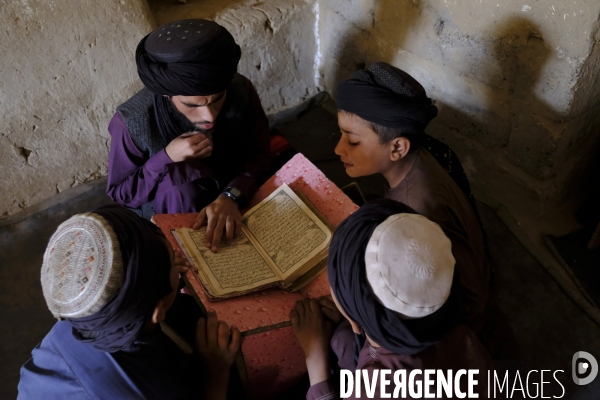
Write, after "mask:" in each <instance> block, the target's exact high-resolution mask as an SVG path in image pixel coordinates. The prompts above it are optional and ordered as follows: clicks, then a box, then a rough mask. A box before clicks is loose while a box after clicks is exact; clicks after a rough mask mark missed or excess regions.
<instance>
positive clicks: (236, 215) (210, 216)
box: [192, 194, 242, 252]
mask: <svg viewBox="0 0 600 400" xmlns="http://www.w3.org/2000/svg"><path fill="white" fill-rule="evenodd" d="M204 224H206V236H205V238H206V247H208V248H209V249H211V251H212V252H217V251H218V250H219V245H220V244H221V237H222V236H223V233H225V240H226V241H227V243H230V242H231V241H232V240H233V238H234V237H236V236H237V235H239V234H240V231H241V230H242V215H241V214H240V210H239V209H238V204H237V203H236V202H235V200H232V199H230V198H229V197H227V196H226V195H224V194H221V195H219V197H217V199H216V200H215V201H213V202H212V203H210V204H209V205H208V206H206V207H204V208H203V209H202V210H200V212H199V213H198V216H196V221H195V222H194V225H193V226H192V229H198V228H200V227H201V226H202V225H204Z"/></svg>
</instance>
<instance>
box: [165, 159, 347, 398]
mask: <svg viewBox="0 0 600 400" xmlns="http://www.w3.org/2000/svg"><path fill="white" fill-rule="evenodd" d="M283 183H286V184H288V185H289V186H290V188H292V189H293V190H295V191H298V192H301V193H303V194H304V195H305V196H306V197H307V198H308V199H309V200H310V201H311V202H312V203H313V204H314V205H315V207H316V208H317V209H318V210H319V211H320V212H321V213H322V214H323V216H324V217H325V218H326V219H327V220H328V221H329V222H330V223H331V224H332V225H333V226H335V227H337V226H338V225H339V224H340V223H341V222H342V221H343V220H344V219H345V218H346V217H348V215H350V214H352V213H353V212H354V211H356V210H357V209H358V206H357V205H356V204H354V203H353V202H352V201H351V200H350V199H349V198H348V197H347V196H346V195H345V194H344V193H343V192H342V191H341V190H340V189H339V188H338V187H337V186H335V185H334V184H333V183H332V182H331V181H329V179H327V178H326V177H325V175H324V174H323V173H322V172H321V171H320V170H319V169H318V168H317V167H315V166H314V165H313V164H312V163H311V162H310V161H308V160H307V159H306V158H305V157H304V156H303V155H302V154H297V155H296V156H294V158H292V159H291V160H290V161H289V162H288V163H287V164H286V165H284V166H283V167H282V168H281V169H280V170H279V171H278V172H277V173H276V174H275V175H274V176H272V177H271V178H270V179H269V180H268V181H267V182H265V184H264V185H262V186H261V187H260V189H259V190H258V191H257V193H256V195H255V196H254V198H253V199H252V202H251V203H250V206H253V205H255V204H257V203H259V202H260V201H261V200H262V199H264V198H266V197H267V196H268V195H270V194H271V193H272V192H273V191H274V190H275V189H277V188H278V187H279V186H281V185H282V184H283ZM195 217H196V214H171V215H165V214H162V215H155V216H154V221H155V222H156V224H157V225H158V226H159V227H160V228H161V229H162V231H163V232H164V233H165V235H166V236H167V238H168V239H169V241H170V242H171V244H172V245H173V248H174V249H179V246H178V245H177V242H176V241H175V239H174V238H173V237H172V235H171V234H170V230H171V229H175V228H180V227H191V226H192V224H193V222H194V219H195ZM187 278H188V280H189V282H190V284H191V286H192V289H193V290H194V291H195V292H196V294H197V295H198V297H199V298H200V300H201V302H202V304H203V306H204V307H205V308H206V309H214V310H215V311H216V313H217V317H218V318H219V319H221V320H223V321H225V322H227V323H228V324H230V325H236V326H237V327H238V328H239V329H240V331H242V332H246V335H247V336H246V337H245V338H244V343H243V344H242V351H243V354H244V359H245V362H246V370H247V373H248V377H249V380H250V387H251V388H252V393H253V396H254V397H255V398H266V397H268V396H271V395H273V394H276V393H281V392H282V391H284V390H285V389H287V388H288V387H289V386H291V385H292V384H293V383H295V382H296V381H297V379H299V377H300V376H302V374H304V373H305V372H306V365H305V364H304V356H303V355H302V350H301V349H300V347H299V345H298V344H297V343H296V340H295V338H294V335H293V334H292V331H291V328H290V327H287V328H280V327H281V324H282V323H283V324H285V323H289V312H290V309H291V308H292V307H293V306H294V304H295V303H296V301H298V300H301V299H302V298H304V297H319V296H324V295H327V294H329V282H328V280H327V273H326V271H325V272H323V273H322V274H321V275H320V276H319V277H317V278H316V279H315V280H314V281H312V282H311V283H310V284H308V285H307V286H306V287H304V288H303V289H302V290H300V291H298V292H296V293H288V292H287V291H285V290H282V289H279V288H272V289H267V290H263V291H260V292H255V293H251V294H248V295H244V296H239V297H234V298H231V299H226V300H221V301H210V300H209V298H208V297H207V296H206V293H205V292H204V288H203V287H202V284H201V283H200V281H199V280H198V278H197V276H196V274H195V273H194V272H192V271H189V272H188V273H187ZM257 328H261V329H260V330H261V331H262V330H268V332H261V333H254V332H256V331H254V330H255V329H257ZM277 328H279V329H277ZM252 331H254V332H252ZM281 355H283V357H281ZM284 358H285V359H284ZM268 371H276V373H272V374H270V373H267V372H268Z"/></svg>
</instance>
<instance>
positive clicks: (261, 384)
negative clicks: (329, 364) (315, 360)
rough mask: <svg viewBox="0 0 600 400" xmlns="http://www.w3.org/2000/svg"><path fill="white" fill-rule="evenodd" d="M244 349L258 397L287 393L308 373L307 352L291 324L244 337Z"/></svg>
mask: <svg viewBox="0 0 600 400" xmlns="http://www.w3.org/2000/svg"><path fill="white" fill-rule="evenodd" d="M242 352H243V354H244V361H245V363H246V373H247V374H248V380H249V383H250V390H251V391H252V393H253V395H254V397H255V398H261V399H265V398H269V397H271V396H273V395H276V394H279V393H282V392H284V391H285V390H287V389H289V388H290V387H291V386H293V385H294V384H295V383H297V382H298V380H299V379H300V377H302V374H304V372H306V364H305V362H304V354H303V353H302V348H301V347H300V345H299V344H298V342H297V341H296V338H295V337H294V334H293V333H292V327H291V326H287V327H285V328H279V329H274V330H271V331H268V332H263V333H258V334H256V335H251V336H248V337H245V338H244V342H243V343H242Z"/></svg>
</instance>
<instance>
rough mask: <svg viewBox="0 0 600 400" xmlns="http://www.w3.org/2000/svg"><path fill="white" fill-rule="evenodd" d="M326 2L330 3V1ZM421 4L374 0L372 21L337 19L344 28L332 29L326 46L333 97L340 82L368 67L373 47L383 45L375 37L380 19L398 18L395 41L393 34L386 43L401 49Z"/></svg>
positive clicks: (371, 14) (416, 1) (414, 0)
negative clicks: (357, 21)
mask: <svg viewBox="0 0 600 400" xmlns="http://www.w3.org/2000/svg"><path fill="white" fill-rule="evenodd" d="M326 3H328V2H327V1H326V2H325V4H326ZM366 3H368V1H367V2H366ZM420 4H421V1H420V0H412V1H411V2H402V5H400V6H399V5H398V4H397V3H396V2H395V1H392V2H390V1H374V2H372V6H373V8H372V9H371V10H370V12H369V17H370V22H368V23H364V22H363V23H360V24H359V23H354V22H348V21H344V23H339V22H337V23H335V22H334V23H333V24H332V26H335V27H336V28H337V27H340V26H341V27H343V28H342V29H341V30H339V31H338V32H331V33H332V35H331V36H330V37H329V41H330V42H329V46H327V45H325V46H324V48H326V49H328V50H326V52H328V53H329V54H326V56H330V57H331V60H332V64H333V65H332V68H331V70H330V71H329V74H328V75H329V76H327V77H326V80H327V82H326V87H327V88H328V90H329V91H330V92H331V93H332V95H333V97H335V96H336V94H337V86H338V84H339V83H340V82H342V81H344V80H347V79H349V78H350V77H351V76H352V74H353V73H354V72H356V71H357V70H360V69H364V68H365V67H368V65H366V60H367V55H368V53H369V52H370V50H371V47H372V46H380V45H382V44H381V43H380V42H379V41H378V40H377V38H376V37H373V35H374V33H373V31H374V30H373V28H374V27H375V23H376V21H377V23H379V21H382V19H385V20H386V21H387V20H389V19H390V18H392V19H394V23H393V24H394V27H395V30H394V34H393V35H391V37H392V39H391V41H390V36H388V37H386V39H387V43H386V44H385V46H386V47H391V48H392V49H399V48H401V47H402V44H403V43H404V40H405V39H406V36H407V34H408V32H409V30H410V29H411V27H413V25H414V24H415V23H416V21H417V20H418V18H419V15H420ZM376 6H377V7H376ZM336 14H337V17H338V18H341V17H340V16H339V13H336ZM325 18H327V16H325ZM326 23H327V22H326ZM382 61H385V60H382Z"/></svg>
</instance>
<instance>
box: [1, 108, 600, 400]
mask: <svg viewBox="0 0 600 400" xmlns="http://www.w3.org/2000/svg"><path fill="white" fill-rule="evenodd" d="M331 110H334V107H332V106H331V104H326V105H325V107H318V108H316V109H313V110H311V111H309V112H308V113H306V114H305V115H304V116H303V117H302V118H300V119H299V120H298V121H295V122H292V123H289V124H286V125H283V126H280V127H279V128H278V129H279V130H280V132H282V133H283V134H284V136H286V137H287V138H288V139H289V140H290V142H291V143H292V144H293V146H294V148H295V149H296V150H298V151H300V152H303V153H304V154H305V155H306V156H307V157H308V158H309V159H311V160H312V161H313V162H314V163H315V164H316V165H317V166H318V167H319V168H321V169H322V170H323V172H325V174H326V175H327V176H328V177H330V179H332V180H333V181H334V182H335V183H336V184H337V185H338V186H344V185H345V184H347V183H349V182H350V181H351V179H350V178H349V177H347V176H346V174H345V172H344V169H343V167H342V166H341V164H340V163H339V162H338V161H337V159H336V156H335V154H334V153H333V147H334V146H335V143H336V142H337V139H338V128H337V123H336V116H335V114H333V113H331ZM101 183H102V182H100V184H99V185H97V186H96V187H93V188H92V189H90V190H89V191H88V192H86V193H83V194H80V195H78V196H77V197H75V198H73V199H70V200H68V201H64V202H62V203H60V204H57V205H55V206H53V207H51V208H48V209H46V210H44V211H42V212H39V213H37V214H35V215H32V216H29V217H28V218H26V219H23V220H21V221H19V222H15V223H12V224H10V225H4V226H0V320H1V321H2V324H1V325H0V354H2V360H3V362H2V365H0V399H9V398H15V396H16V393H17V391H16V387H17V383H18V380H19V368H20V366H21V365H22V364H23V362H25V361H26V360H27V359H28V358H29V357H30V351H31V350H32V349H33V347H35V345H36V344H37V343H38V342H39V341H41V339H42V338H43V337H44V335H45V334H46V332H48V330H49V329H50V328H51V326H52V325H53V323H54V320H53V318H52V317H51V315H50V313H49V312H48V310H47V309H46V306H45V303H44V299H43V297H42V292H41V288H40V282H39V274H40V266H41V260H42V255H43V251H44V249H45V246H46V243H47V241H48V239H49V237H50V235H51V234H52V232H53V231H54V229H55V228H56V226H57V225H58V224H60V223H61V222H62V221H64V220H65V219H67V218H68V217H69V216H71V215H73V214H75V213H78V212H83V211H86V210H88V209H90V208H93V207H96V206H98V205H101V204H105V203H108V202H109V200H108V198H107V197H106V196H105V195H104V186H103V184H101ZM359 184H360V185H361V187H362V188H363V190H364V191H365V192H371V193H381V185H380V184H381V180H379V179H378V178H366V179H362V180H360V182H359ZM479 207H480V208H479V210H480V213H481V216H482V219H483V223H484V226H485V229H486V231H487V233H488V237H489V242H490V247H491V252H492V256H493V257H494V259H495V261H496V264H497V270H496V274H497V282H496V288H495V294H494V297H495V299H496V301H497V303H498V304H499V306H500V308H501V309H502V310H503V311H504V313H505V314H506V315H507V317H508V319H509V322H510V324H511V326H512V328H513V330H514V332H515V335H516V338H517V341H518V343H519V345H520V348H521V354H522V357H521V365H520V371H521V374H522V379H523V383H525V375H526V374H527V372H528V371H529V370H538V371H539V370H542V369H547V370H553V371H554V370H558V369H560V370H563V371H564V372H562V373H558V374H557V375H556V376H557V377H558V379H559V380H560V382H561V384H562V385H563V386H564V387H565V390H566V395H565V396H564V397H562V398H567V399H568V398H573V396H574V395H575V393H576V391H577V389H578V388H579V387H578V386H576V385H575V384H574V383H573V381H572V379H571V359H572V357H573V354H574V353H575V352H576V351H581V350H583V351H587V352H589V353H591V354H592V355H595V356H596V357H597V358H599V359H600V327H599V326H598V325H596V324H595V323H594V322H593V321H592V320H591V319H590V318H589V317H588V316H587V315H586V314H585V313H584V312H583V311H581V309H579V308H578V307H577V306H576V305H575V304H574V303H573V302H572V301H571V300H570V298H569V297H568V296H566V295H565V293H564V292H563V291H562V289H561V288H560V286H559V285H558V284H557V283H556V282H555V281H554V280H553V279H552V278H551V277H550V276H549V275H548V273H547V272H546V271H545V270H544V269H543V268H542V267H541V266H540V265H539V264H538V262H537V261H536V260H535V259H534V258H533V257H532V256H531V255H530V254H529V253H528V252H527V250H526V249H525V248H524V247H523V246H522V245H521V244H520V243H519V242H518V241H517V239H516V238H515V237H514V236H513V235H512V234H511V233H510V231H509V230H508V229H507V227H506V226H505V225H504V224H503V223H502V221H501V220H500V218H499V217H498V216H497V215H496V212H495V210H494V209H492V208H490V207H488V206H486V205H483V204H479ZM0 224H1V221H0ZM534 376H537V377H538V383H539V374H538V375H534ZM512 379H514V378H513V377H511V380H512ZM544 380H545V381H553V379H552V376H551V375H549V374H547V375H546V376H545V379H544ZM598 380H600V379H597V381H598ZM511 385H512V383H511ZM587 389H588V390H589V389H591V388H590V387H588V388H587ZM561 393H562V389H561V388H560V386H558V385H545V390H544V396H552V395H556V396H559V395H560V394H561ZM517 394H518V392H517ZM532 394H533V393H532ZM298 395H300V396H301V394H295V396H294V397H296V396H298ZM517 397H518V396H517V395H515V396H514V397H513V398H517ZM577 398H582V399H588V398H589V399H593V398H600V396H598V395H594V394H590V393H587V392H586V393H584V392H581V391H580V392H579V397H577Z"/></svg>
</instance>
